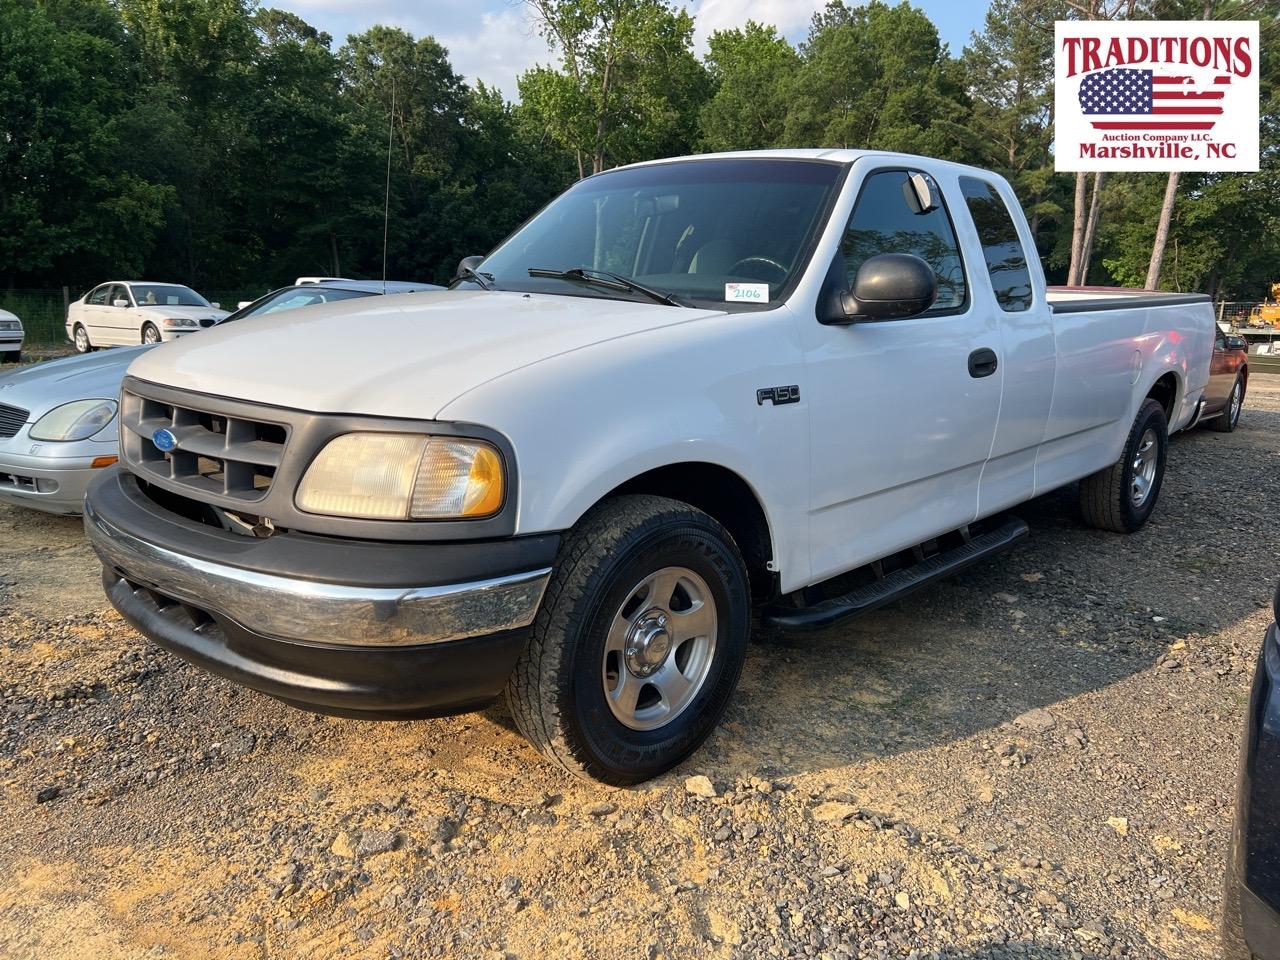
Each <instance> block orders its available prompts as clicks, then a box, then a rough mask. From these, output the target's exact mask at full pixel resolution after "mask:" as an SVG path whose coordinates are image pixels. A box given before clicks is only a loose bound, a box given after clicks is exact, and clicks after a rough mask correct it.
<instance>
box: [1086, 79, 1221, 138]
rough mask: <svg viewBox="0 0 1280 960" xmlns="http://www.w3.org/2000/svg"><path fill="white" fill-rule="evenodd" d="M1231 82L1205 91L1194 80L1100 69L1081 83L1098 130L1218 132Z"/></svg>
mask: <svg viewBox="0 0 1280 960" xmlns="http://www.w3.org/2000/svg"><path fill="white" fill-rule="evenodd" d="M1230 82H1231V77H1229V76H1225V77H1215V78H1214V81H1213V88H1212V89H1201V88H1199V87H1197V85H1196V82H1195V80H1194V79H1192V78H1191V77H1178V76H1172V75H1166V74H1160V73H1156V72H1155V71H1154V70H1128V69H1119V68H1117V69H1112V70H1099V71H1098V72H1097V73H1091V74H1089V75H1088V76H1087V77H1085V78H1084V80H1082V81H1081V82H1080V109H1081V110H1083V111H1084V113H1085V115H1086V116H1088V117H1090V118H1093V119H1092V122H1093V126H1094V128H1095V129H1098V130H1212V129H1213V125H1214V123H1215V122H1216V121H1215V120H1214V119H1213V118H1214V117H1215V116H1218V115H1221V113H1222V97H1223V91H1222V89H1221V88H1222V87H1224V86H1226V85H1227V84H1229V83H1230ZM1100 117H1114V118H1115V119H1110V120H1102V119H1096V118H1100Z"/></svg>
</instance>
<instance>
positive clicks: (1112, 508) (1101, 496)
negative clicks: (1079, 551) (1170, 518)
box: [1080, 399, 1169, 533]
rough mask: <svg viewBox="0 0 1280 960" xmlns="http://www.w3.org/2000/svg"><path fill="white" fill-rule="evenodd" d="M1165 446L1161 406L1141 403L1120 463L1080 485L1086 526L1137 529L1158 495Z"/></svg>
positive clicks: (1165, 425) (1121, 530)
mask: <svg viewBox="0 0 1280 960" xmlns="http://www.w3.org/2000/svg"><path fill="white" fill-rule="evenodd" d="M1168 446H1169V425H1168V423H1167V422H1166V420H1165V416H1164V407H1162V406H1160V404H1159V403H1158V402H1157V401H1155V400H1150V399H1148V400H1145V401H1143V404H1142V406H1141V407H1139V408H1138V415H1137V417H1135V418H1134V421H1133V426H1132V427H1131V428H1130V430H1129V436H1128V439H1126V440H1125V445H1124V453H1122V454H1121V455H1120V459H1119V460H1117V461H1116V462H1115V463H1113V464H1112V465H1111V466H1109V467H1106V468H1104V469H1102V470H1099V471H1098V472H1097V473H1095V474H1093V475H1092V476H1088V477H1085V478H1084V479H1083V480H1081V481H1080V512H1081V513H1082V514H1083V515H1084V521H1085V523H1087V524H1089V526H1091V527H1097V528H1098V529H1099V530H1112V531H1114V532H1115V533H1133V532H1134V531H1136V530H1138V529H1140V528H1141V527H1142V525H1143V524H1144V523H1146V522H1147V518H1148V517H1150V516H1151V512H1152V511H1153V510H1154V509H1155V506H1156V500H1157V499H1158V498H1159V496H1160V483H1161V481H1162V480H1163V479H1164V464H1165V455H1166V453H1167V451H1168Z"/></svg>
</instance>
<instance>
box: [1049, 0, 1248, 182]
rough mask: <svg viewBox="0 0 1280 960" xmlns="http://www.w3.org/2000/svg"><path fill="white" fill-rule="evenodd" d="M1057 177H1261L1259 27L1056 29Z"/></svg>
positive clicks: (1128, 23) (1179, 23)
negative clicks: (1065, 173) (1234, 173)
mask: <svg viewBox="0 0 1280 960" xmlns="http://www.w3.org/2000/svg"><path fill="white" fill-rule="evenodd" d="M1054 41H1055V59H1056V64H1055V66H1056V90H1055V97H1056V101H1057V102H1056V104H1055V106H1056V111H1055V117H1054V149H1053V159H1054V167H1055V168H1056V169H1058V170H1145V171H1167V170H1201V171H1203V170H1257V169H1258V55H1259V52H1260V51H1259V49H1258V22H1257V21H1256V20H1142V21H1137V20H1124V21H1105V20H1066V21H1059V22H1057V23H1056V24H1054Z"/></svg>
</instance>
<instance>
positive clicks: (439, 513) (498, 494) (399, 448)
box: [297, 433, 505, 520]
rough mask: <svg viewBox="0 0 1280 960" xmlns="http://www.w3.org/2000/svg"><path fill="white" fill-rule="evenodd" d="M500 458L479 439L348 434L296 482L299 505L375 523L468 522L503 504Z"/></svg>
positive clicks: (310, 510)
mask: <svg viewBox="0 0 1280 960" xmlns="http://www.w3.org/2000/svg"><path fill="white" fill-rule="evenodd" d="M504 488H505V478H504V476H503V467H502V457H501V456H500V455H499V454H498V451H497V450H495V449H494V448H493V447H492V446H490V445H489V444H487V443H484V442H483V441H480V440H461V439H454V438H452V437H425V436H420V435H417V434H411V433H348V434H345V435H343V436H341V437H335V438H334V439H333V440H330V441H329V443H328V444H327V445H326V446H325V448H324V449H323V450H321V451H320V455H319V456H318V457H316V459H315V460H314V461H313V462H312V464H311V466H310V467H308V468H307V472H306V474H305V475H304V476H303V478H302V483H301V485H299V487H298V495H297V503H298V509H300V510H305V511H306V512H307V513H323V514H328V515H330V516H338V517H361V518H365V519H370V520H462V519H468V520H469V519H479V518H481V517H490V516H493V514H495V513H497V512H498V510H499V509H500V508H501V507H502V498H503V495H504Z"/></svg>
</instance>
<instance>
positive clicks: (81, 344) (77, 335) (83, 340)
mask: <svg viewBox="0 0 1280 960" xmlns="http://www.w3.org/2000/svg"><path fill="white" fill-rule="evenodd" d="M71 340H72V342H73V343H74V344H75V345H76V353H92V352H93V351H94V349H95V347H94V346H93V344H92V343H90V342H89V331H87V330H86V329H85V328H84V325H83V324H79V323H77V324H76V328H75V330H74V331H73V332H72V334H71Z"/></svg>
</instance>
